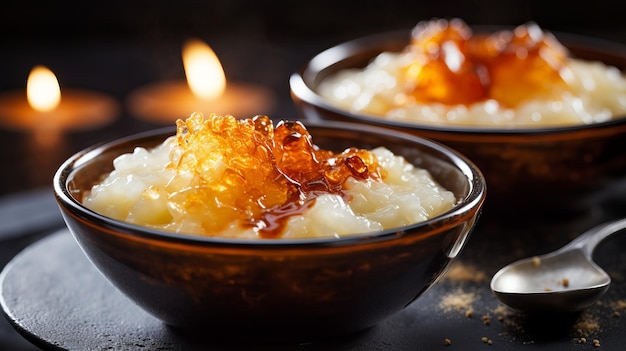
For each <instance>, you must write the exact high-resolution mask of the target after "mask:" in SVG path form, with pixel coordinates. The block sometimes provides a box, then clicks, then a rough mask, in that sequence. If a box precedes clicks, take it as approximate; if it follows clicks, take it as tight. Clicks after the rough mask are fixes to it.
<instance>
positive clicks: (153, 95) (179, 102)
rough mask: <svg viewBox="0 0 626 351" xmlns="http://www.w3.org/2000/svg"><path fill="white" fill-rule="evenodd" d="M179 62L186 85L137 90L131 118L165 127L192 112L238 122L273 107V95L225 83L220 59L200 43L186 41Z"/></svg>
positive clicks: (131, 100)
mask: <svg viewBox="0 0 626 351" xmlns="http://www.w3.org/2000/svg"><path fill="white" fill-rule="evenodd" d="M182 61H183V68H184V71H185V76H186V81H185V80H180V81H164V82H158V83H155V84H150V85H147V86H144V87H141V88H139V89H137V90H136V91H135V92H133V93H132V94H130V96H129V98H128V101H127V102H128V103H127V105H128V108H129V110H130V112H131V114H133V115H134V116H136V117H138V118H142V119H145V120H149V121H152V122H157V123H164V124H171V123H173V122H174V121H176V120H177V119H179V118H182V119H184V118H187V117H189V116H190V115H191V114H192V113H193V112H202V113H204V114H205V115H209V114H211V113H216V114H219V115H232V116H235V117H238V118H249V117H253V116H255V115H267V114H269V109H270V108H272V106H273V104H274V96H273V94H272V92H271V91H269V90H268V89H264V88H262V87H258V86H255V85H252V84H243V83H240V82H238V83H233V82H227V80H226V75H225V73H224V69H223V67H222V64H221V62H220V60H219V58H218V57H217V55H216V54H215V52H214V51H213V49H211V47H210V46H209V45H207V44H206V43H204V42H203V41H201V40H199V39H189V40H187V41H186V42H185V43H184V45H183V48H182Z"/></svg>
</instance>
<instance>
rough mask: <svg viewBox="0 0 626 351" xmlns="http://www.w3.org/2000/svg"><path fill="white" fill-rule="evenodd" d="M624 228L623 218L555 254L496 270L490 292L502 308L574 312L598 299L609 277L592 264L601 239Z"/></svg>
mask: <svg viewBox="0 0 626 351" xmlns="http://www.w3.org/2000/svg"><path fill="white" fill-rule="evenodd" d="M624 228H626V218H624V219H620V220H617V221H613V222H609V223H605V224H601V225H599V226H597V227H594V228H592V229H590V230H588V231H586V232H585V233H583V234H582V235H580V236H579V237H578V238H576V239H574V240H573V241H572V242H570V243H569V244H567V245H565V246H563V247H562V248H560V249H558V250H557V251H554V252H551V253H548V254H545V255H542V256H535V257H529V258H525V259H521V260H519V261H516V262H513V263H511V264H509V265H508V266H506V267H504V268H502V269H500V270H499V271H498V272H497V273H496V274H495V275H494V276H493V278H492V279H491V291H492V292H493V294H494V295H495V297H496V298H498V299H499V300H500V301H502V302H503V303H504V304H505V305H507V306H509V307H512V308H514V309H518V310H524V311H535V312H540V311H542V312H548V311H549V312H577V311H581V310H583V309H585V308H587V307H589V306H590V305H591V304H593V303H594V302H595V301H596V300H597V299H598V298H600V297H601V296H602V295H603V294H604V293H605V292H606V291H607V290H608V289H609V285H610V284H611V277H610V276H609V275H608V274H607V273H606V272H605V271H604V270H603V269H602V268H600V267H599V266H598V265H597V264H596V263H595V262H593V258H592V255H593V251H594V249H595V248H596V246H597V245H598V244H599V243H600V242H602V241H603V240H604V239H606V238H607V237H609V236H610V235H612V234H615V233H617V232H619V231H621V230H622V229H624Z"/></svg>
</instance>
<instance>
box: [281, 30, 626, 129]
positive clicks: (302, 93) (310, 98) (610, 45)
mask: <svg viewBox="0 0 626 351" xmlns="http://www.w3.org/2000/svg"><path fill="white" fill-rule="evenodd" d="M472 29H473V30H474V32H476V33H480V32H483V33H488V32H493V31H494V30H495V29H511V27H505V26H472ZM549 33H552V34H553V35H554V36H555V37H556V38H557V39H558V40H559V41H560V42H561V43H562V44H563V45H564V46H566V47H567V48H569V49H571V48H576V49H577V50H585V49H587V50H592V52H595V53H605V54H610V55H611V56H612V57H623V58H624V59H625V60H626V45H622V44H620V43H617V42H612V41H609V40H605V39H599V38H593V37H589V36H585V35H578V34H571V33H562V32H552V31H550V32H549ZM410 35H411V29H406V30H394V31H389V32H382V33H377V34H371V35H368V36H364V37H360V38H356V39H353V40H349V41H346V42H343V43H340V44H337V45H335V46H333V47H330V48H328V49H326V50H324V51H322V52H320V53H318V54H316V55H315V56H313V57H312V58H311V59H310V60H309V61H307V62H306V63H305V64H304V65H303V66H302V67H300V69H299V70H298V71H297V72H295V73H293V74H292V75H291V77H290V78H289V84H290V87H291V92H292V95H293V96H294V97H295V98H296V99H299V100H302V101H304V102H306V103H308V104H310V105H313V106H317V107H319V108H322V109H324V110H327V111H330V112H332V113H334V114H338V115H344V116H347V117H349V118H350V119H353V120H354V121H355V122H359V121H362V122H369V123H371V124H377V125H380V126H387V127H394V128H406V129H419V130H424V131H433V132H445V133H458V134H475V135H491V136H495V135H503V136H522V135H523V136H526V137H527V136H528V135H529V134H531V135H533V136H538V137H541V136H554V135H558V134H572V133H574V134H575V133H577V132H581V133H583V132H584V133H585V134H587V133H589V131H590V130H596V132H597V135H601V134H613V132H612V131H602V130H603V129H611V127H613V126H615V125H623V124H626V116H620V117H617V118H614V119H611V120H608V121H604V122H597V123H590V124H576V125H566V126H553V127H526V128H524V127H509V128H500V127H490V126H456V125H435V124H426V123H413V122H406V121H400V120H390V119H385V118H384V117H381V116H376V115H374V114H368V113H360V114H356V113H353V112H350V111H348V110H345V109H342V108H340V107H337V106H335V105H334V104H332V103H330V102H329V101H328V100H327V99H326V98H324V97H322V96H321V95H319V94H318V93H317V91H316V90H315V87H316V86H317V84H319V82H315V80H317V79H319V74H320V72H322V71H323V70H326V69H329V68H330V67H332V66H335V65H337V64H339V63H341V62H342V61H344V60H346V59H349V58H350V57H352V56H353V54H354V53H359V54H361V53H366V52H371V53H382V52H383V51H388V50H389V48H399V47H402V44H404V45H407V44H408V43H409V39H410ZM396 51H397V50H396ZM374 57H375V55H372V56H371V57H370V60H371V59H373V58H374ZM620 69H622V70H623V69H625V67H620Z"/></svg>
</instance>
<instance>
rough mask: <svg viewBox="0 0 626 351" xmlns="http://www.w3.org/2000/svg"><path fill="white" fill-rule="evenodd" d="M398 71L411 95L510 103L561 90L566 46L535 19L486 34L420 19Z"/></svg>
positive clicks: (454, 101)
mask: <svg viewBox="0 0 626 351" xmlns="http://www.w3.org/2000/svg"><path fill="white" fill-rule="evenodd" d="M407 49H408V50H409V51H410V53H411V54H412V55H414V61H413V62H412V63H411V64H410V65H409V66H408V67H407V68H406V70H405V71H404V77H405V79H406V80H407V81H408V82H409V86H408V87H407V89H408V92H409V94H410V95H411V96H413V97H414V98H415V99H416V100H418V101H421V102H426V103H432V102H439V103H443V104H447V105H455V104H464V105H470V104H472V103H474V102H478V101H482V100H486V99H495V100H497V101H498V102H499V103H501V104H502V105H504V106H505V107H511V108H513V107H515V106H517V105H519V104H520V103H521V102H523V101H526V100H529V99H532V98H534V97H537V96H540V95H542V96H557V94H560V93H561V92H562V91H563V90H564V89H565V86H566V84H565V80H564V78H563V77H564V74H565V73H564V70H565V69H566V63H567V55H568V52H567V49H566V48H565V47H563V46H562V45H561V44H560V43H559V42H558V41H557V40H556V38H554V36H552V35H551V34H549V33H545V32H543V31H542V30H541V29H540V28H539V27H538V26H537V25H535V24H526V25H522V26H519V27H517V28H515V29H514V30H513V31H507V30H502V31H499V32H496V33H493V34H492V35H473V32H472V30H471V29H470V28H469V27H468V26H467V25H466V24H465V23H464V22H463V21H461V20H459V19H453V20H451V21H447V20H433V21H428V22H420V23H418V24H417V26H416V27H415V28H414V29H413V32H412V39H411V43H410V45H409V46H408V48H407Z"/></svg>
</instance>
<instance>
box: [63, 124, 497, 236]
mask: <svg viewBox="0 0 626 351" xmlns="http://www.w3.org/2000/svg"><path fill="white" fill-rule="evenodd" d="M304 123H305V125H306V126H307V128H309V127H314V128H323V129H341V130H347V131H354V132H357V133H370V134H382V135H389V133H393V135H394V138H398V139H404V140H406V141H409V142H411V143H418V144H422V145H424V146H426V147H428V148H432V149H434V150H435V151H436V152H438V153H441V154H442V155H444V156H447V157H448V158H449V162H450V163H451V164H452V165H454V166H455V167H456V168H457V169H459V170H460V171H461V172H462V173H463V174H464V175H465V177H466V179H467V181H468V193H467V195H465V197H463V198H462V199H457V204H456V205H455V206H454V207H453V208H452V209H450V210H448V211H446V212H444V213H442V214H440V215H438V216H436V217H434V218H431V219H428V220H426V221H422V222H418V223H414V224H410V225H406V226H402V227H397V228H392V229H388V230H384V231H376V232H372V233H369V234H368V233H362V234H357V235H347V236H343V237H340V238H301V239H231V238H221V237H206V236H200V235H192V234H181V233H175V232H168V231H164V230H157V229H152V228H149V227H143V226H140V225H135V224H131V223H126V222H124V221H120V220H116V219H112V218H110V217H106V216H104V215H101V214H99V213H97V212H95V211H92V210H90V209H88V208H86V207H84V206H83V205H82V204H81V203H80V202H79V201H78V200H77V199H76V198H75V197H74V196H72V195H71V193H70V191H69V190H68V187H67V184H68V180H69V178H70V177H71V176H72V174H73V173H74V172H75V171H76V170H78V169H79V168H80V167H81V166H82V165H83V164H85V163H86V162H89V161H90V160H92V159H94V158H96V157H97V156H98V155H100V154H102V153H103V152H104V151H105V150H106V149H108V148H110V147H112V146H116V145H121V144H126V143H130V142H133V141H137V142H139V141H140V140H142V139H148V138H153V137H155V136H158V135H163V137H164V138H165V137H167V135H174V134H175V129H174V128H171V127H166V128H160V129H155V130H150V131H145V132H141V133H136V134H133V135H129V136H126V137H122V138H119V139H116V140H113V141H110V142H104V143H99V144H96V145H93V146H91V147H89V148H87V149H84V150H82V151H79V152H78V153H76V154H74V155H73V156H70V158H68V159H67V160H66V161H65V162H64V163H63V164H62V165H61V166H60V168H59V169H58V170H57V171H56V172H55V174H54V178H53V189H54V194H55V196H56V198H57V202H59V203H60V204H61V206H66V207H69V208H71V210H72V211H73V212H74V213H78V214H80V216H81V217H83V218H87V219H90V220H93V221H94V222H98V223H100V225H102V226H104V227H107V228H109V229H114V228H117V229H114V230H116V231H119V229H121V230H122V231H123V232H124V233H125V234H126V235H131V236H135V237H140V238H147V239H154V238H158V239H162V240H165V241H167V242H173V243H183V244H195V245H198V244H199V245H209V246H215V245H217V246H232V245H234V246H237V247H255V248H261V247H263V248H279V247H292V248H293V247H300V246H307V247H311V246H313V247H330V246H349V245H358V244H367V243H372V242H377V241H385V240H393V239H394V238H397V237H399V236H404V233H405V232H410V231H412V230H414V229H416V228H420V227H425V226H429V225H431V224H432V223H436V222H441V223H444V226H445V224H446V223H453V222H455V221H456V220H455V218H457V217H458V218H464V217H465V218H469V217H467V216H469V214H471V213H472V212H476V213H480V210H481V206H482V203H483V202H484V200H485V197H486V182H485V180H484V177H483V175H482V173H481V171H480V170H479V169H478V167H477V166H476V165H475V164H474V163H473V162H472V161H470V160H469V159H467V158H466V157H465V156H464V155H462V154H461V153H459V152H458V151H456V150H454V149H451V148H449V147H447V146H445V145H443V144H440V143H438V142H435V141H432V140H429V139H425V138H421V137H417V136H414V135H411V134H408V133H402V132H397V131H392V130H388V129H386V128H382V127H376V126H367V125H359V124H356V123H351V122H335V121H331V122H324V123H319V122H314V121H311V122H304ZM313 138H315V135H314V134H313ZM314 140H315V139H314ZM155 145H156V144H155ZM446 161H448V160H446Z"/></svg>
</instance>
